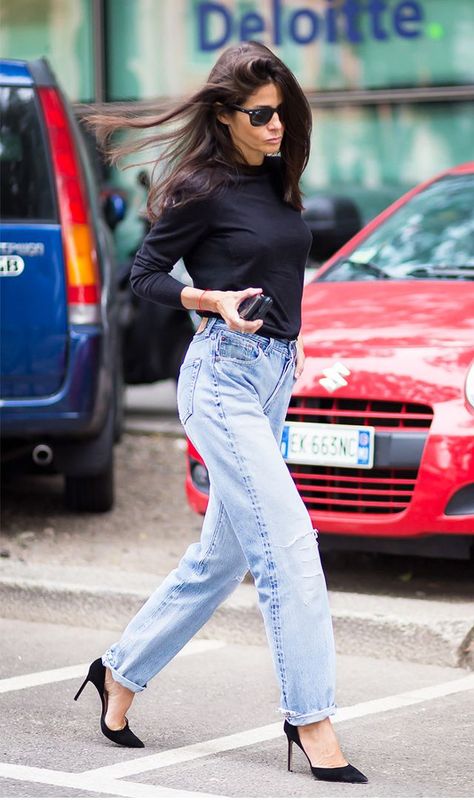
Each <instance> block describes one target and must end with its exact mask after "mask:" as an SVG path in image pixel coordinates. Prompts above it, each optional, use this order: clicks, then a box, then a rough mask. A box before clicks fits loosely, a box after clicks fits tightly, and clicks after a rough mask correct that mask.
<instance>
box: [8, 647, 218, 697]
mask: <svg viewBox="0 0 474 800" xmlns="http://www.w3.org/2000/svg"><path fill="white" fill-rule="evenodd" d="M225 645H226V642H222V641H219V640H218V639H196V640H193V641H190V642H188V643H187V644H186V645H185V646H184V647H183V649H182V650H180V651H179V653H177V655H176V656H175V658H179V657H180V656H195V655H197V654H198V653H207V652H208V651H209V650H217V649H218V648H220V647H224V646H225ZM88 669H89V664H74V665H73V666H71V667H60V668H59V669H48V670H44V672H30V673H29V674H28V675H18V676H17V677H15V678H3V680H0V694H3V692H15V691H18V690H19V689H29V688H30V687H31V686H43V685H45V684H47V683H56V682H58V681H68V680H71V679H72V678H81V677H82V678H85V676H86V674H87V670H88Z"/></svg>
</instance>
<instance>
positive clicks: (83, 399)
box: [0, 325, 111, 439]
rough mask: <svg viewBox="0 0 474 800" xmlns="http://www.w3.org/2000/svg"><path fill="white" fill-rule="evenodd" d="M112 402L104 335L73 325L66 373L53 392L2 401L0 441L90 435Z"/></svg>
mask: <svg viewBox="0 0 474 800" xmlns="http://www.w3.org/2000/svg"><path fill="white" fill-rule="evenodd" d="M110 397H111V380H110V376H108V374H107V370H106V368H105V352H104V333H103V330H102V328H101V327H100V326H92V325H91V326H80V327H79V326H77V327H76V328H72V329H71V331H70V338H69V358H68V369H67V373H66V377H65V380H64V382H63V385H62V386H61V388H60V389H59V390H58V391H57V392H55V393H54V394H52V395H49V396H48V397H41V398H20V399H8V400H1V401H0V408H1V413H2V438H4V439H9V438H16V439H32V438H34V437H37V436H42V437H44V436H48V437H56V436H57V437H60V438H63V437H65V436H67V437H71V438H81V437H89V436H94V435H95V434H96V433H98V432H99V431H100V430H101V428H102V427H103V425H104V421H105V418H106V414H107V409H108V405H109V403H110Z"/></svg>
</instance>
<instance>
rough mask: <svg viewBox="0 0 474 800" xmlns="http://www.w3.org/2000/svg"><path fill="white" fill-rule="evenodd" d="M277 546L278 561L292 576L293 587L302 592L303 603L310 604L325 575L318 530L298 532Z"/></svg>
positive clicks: (318, 590)
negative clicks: (321, 578)
mask: <svg viewBox="0 0 474 800" xmlns="http://www.w3.org/2000/svg"><path fill="white" fill-rule="evenodd" d="M275 547H276V548H277V555H278V561H279V562H281V564H282V568H283V569H284V570H285V572H286V573H287V576H288V578H290V580H291V585H292V587H294V590H295V591H296V592H298V593H299V594H301V599H302V601H303V603H304V604H305V605H309V604H310V603H311V602H313V600H315V599H316V597H317V595H318V594H319V592H320V588H321V581H320V577H321V576H323V568H322V564H321V558H320V555H319V544H318V531H317V530H316V528H313V529H312V530H309V531H306V532H305V533H297V534H295V536H293V537H292V538H291V539H290V541H288V542H286V543H285V544H276V545H275ZM323 577H324V576H323ZM324 583H325V581H324Z"/></svg>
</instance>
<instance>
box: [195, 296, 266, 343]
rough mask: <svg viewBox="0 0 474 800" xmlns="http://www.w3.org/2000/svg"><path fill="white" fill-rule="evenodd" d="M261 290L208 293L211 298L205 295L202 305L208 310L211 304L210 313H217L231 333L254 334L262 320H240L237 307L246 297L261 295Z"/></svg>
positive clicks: (260, 325)
mask: <svg viewBox="0 0 474 800" xmlns="http://www.w3.org/2000/svg"><path fill="white" fill-rule="evenodd" d="M262 291H263V290H262V289H255V288H249V289H243V290H242V291H240V292H218V291H212V292H209V295H211V297H210V298H209V297H208V295H207V294H206V295H205V296H204V303H203V305H204V306H206V305H207V307H208V308H209V307H211V303H212V304H213V306H212V307H211V310H212V311H217V313H218V314H220V315H221V317H222V318H223V319H224V321H225V323H226V325H227V326H228V327H229V328H230V330H231V331H240V332H241V333H256V332H257V331H258V330H259V328H261V327H262V325H263V320H261V319H254V320H253V321H249V320H245V319H241V317H239V314H238V311H237V309H238V307H239V306H240V304H241V303H242V301H243V300H245V298H246V297H255V295H257V294H262Z"/></svg>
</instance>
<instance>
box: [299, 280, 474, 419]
mask: <svg viewBox="0 0 474 800" xmlns="http://www.w3.org/2000/svg"><path fill="white" fill-rule="evenodd" d="M302 334H303V339H304V348H305V353H306V356H307V360H306V364H305V369H304V372H303V375H302V376H301V378H300V379H299V380H298V382H297V384H296V386H295V391H296V393H301V394H313V393H314V392H316V393H317V394H326V395H328V394H333V395H337V396H359V397H366V396H368V395H369V396H372V397H379V398H384V399H393V400H396V399H404V400H409V399H410V398H411V399H412V400H417V401H418V402H428V403H431V404H435V403H436V402H443V401H446V400H449V399H454V398H455V397H457V398H459V396H460V392H462V393H463V387H464V382H465V379H466V373H467V369H468V367H469V365H470V363H471V362H472V361H473V360H474V287H473V285H472V284H471V283H461V282H460V283H459V284H457V283H456V284H453V283H450V284H448V283H441V282H438V283H435V282H426V283H423V284H421V283H420V282H416V283H415V282H413V281H407V282H402V281H400V282H388V281H387V282H385V281H380V282H372V281H370V282H368V281H367V282H360V283H356V282H354V283H352V282H351V283H349V282H347V283H324V282H315V283H311V284H308V285H307V286H306V287H305V292H304V301H303V325H302ZM338 362H339V363H341V364H342V365H343V366H344V367H345V368H347V369H348V370H350V377H348V383H347V385H341V386H340V387H338V388H337V389H335V390H333V392H327V391H326V389H323V388H322V386H321V384H320V383H319V381H320V379H321V378H323V377H324V374H325V373H324V370H326V369H330V368H332V367H333V365H334V364H337V363H338Z"/></svg>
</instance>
